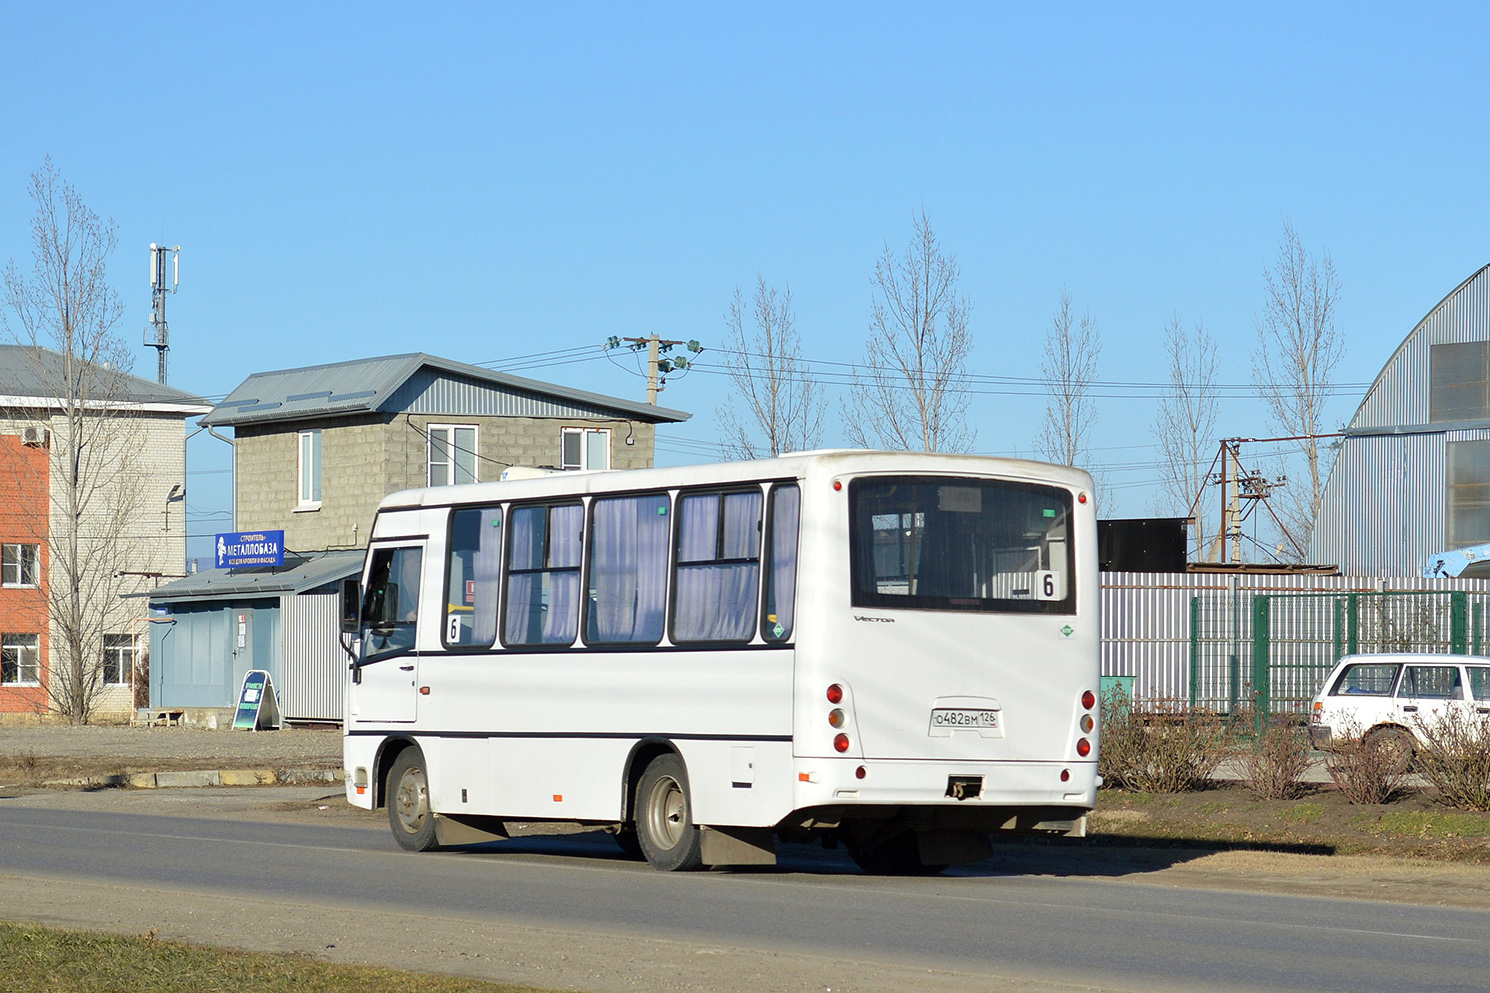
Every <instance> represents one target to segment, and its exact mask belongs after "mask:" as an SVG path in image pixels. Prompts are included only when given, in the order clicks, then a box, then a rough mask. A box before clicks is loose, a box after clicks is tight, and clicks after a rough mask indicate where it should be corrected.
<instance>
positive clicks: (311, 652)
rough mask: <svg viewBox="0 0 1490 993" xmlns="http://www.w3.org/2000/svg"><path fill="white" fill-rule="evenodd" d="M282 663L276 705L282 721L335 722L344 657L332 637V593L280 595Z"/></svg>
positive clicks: (335, 619)
mask: <svg viewBox="0 0 1490 993" xmlns="http://www.w3.org/2000/svg"><path fill="white" fill-rule="evenodd" d="M280 603H281V609H282V610H283V612H284V620H285V623H284V632H285V661H284V673H285V678H284V683H283V687H282V689H281V690H280V706H281V707H282V708H283V710H284V715H285V719H286V720H291V721H340V720H341V719H342V693H343V687H344V686H345V682H346V675H347V657H346V654H345V653H344V652H343V651H342V649H341V644H340V643H339V641H338V633H337V632H338V631H339V630H340V627H341V625H340V618H339V615H338V610H337V604H338V600H337V596H336V594H335V593H302V594H300V595H299V596H287V597H283V598H281V601H280Z"/></svg>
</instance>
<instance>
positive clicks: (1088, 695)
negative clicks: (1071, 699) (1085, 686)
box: [1081, 690, 1097, 710]
mask: <svg viewBox="0 0 1490 993" xmlns="http://www.w3.org/2000/svg"><path fill="white" fill-rule="evenodd" d="M1096 705H1097V694H1095V693H1093V692H1092V691H1091V690H1087V691H1086V692H1085V693H1083V694H1081V706H1082V708H1083V709H1085V710H1091V709H1092V708H1093V707H1095V706H1096Z"/></svg>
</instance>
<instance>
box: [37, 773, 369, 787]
mask: <svg viewBox="0 0 1490 993" xmlns="http://www.w3.org/2000/svg"><path fill="white" fill-rule="evenodd" d="M342 778H343V777H342V771H341V770H340V769H281V770H279V771H275V770H274V769H192V770H186V771H164V770H163V771H160V772H130V773H117V774H114V775H108V776H80V777H77V778H73V779H48V780H46V781H45V782H43V783H42V785H43V786H75V787H81V788H84V789H88V788H92V789H104V788H110V787H113V788H129V789H137V790H153V789H174V788H180V787H200V786H298V785H304V784H312V783H338V782H341V781H342Z"/></svg>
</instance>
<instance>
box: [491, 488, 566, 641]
mask: <svg viewBox="0 0 1490 993" xmlns="http://www.w3.org/2000/svg"><path fill="white" fill-rule="evenodd" d="M584 526H585V508H584V507H583V506H582V505H580V504H577V503H573V504H561V505H559V506H557V507H513V508H512V509H511V511H510V513H509V514H508V527H509V528H510V529H511V531H512V537H511V553H510V555H509V558H508V562H507V602H506V613H505V615H504V616H505V620H504V624H503V627H502V638H503V641H504V643H506V644H508V645H572V644H574V636H575V635H576V634H578V633H579V592H580V591H579V564H580V543H581V538H582V537H583V533H584Z"/></svg>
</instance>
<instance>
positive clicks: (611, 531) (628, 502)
mask: <svg viewBox="0 0 1490 993" xmlns="http://www.w3.org/2000/svg"><path fill="white" fill-rule="evenodd" d="M668 511H669V507H668V498H667V494H666V493H648V494H641V495H637V496H624V497H609V498H604V499H601V498H597V499H596V500H595V501H594V502H593V503H591V504H590V515H591V520H590V590H589V594H590V596H589V601H590V602H589V607H588V609H587V610H586V612H585V641H587V642H589V643H590V644H599V645H603V644H643V645H655V644H657V643H658V642H659V641H661V640H662V622H663V615H664V613H665V611H666V609H667V539H668V532H669V530H670V528H669V526H668V525H669V524H670V523H671V521H670V518H669V517H668Z"/></svg>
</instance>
